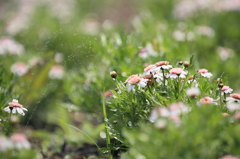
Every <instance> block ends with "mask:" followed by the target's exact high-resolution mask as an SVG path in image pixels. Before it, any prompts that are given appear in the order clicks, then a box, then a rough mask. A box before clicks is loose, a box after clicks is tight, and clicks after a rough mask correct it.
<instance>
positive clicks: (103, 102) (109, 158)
mask: <svg viewBox="0 0 240 159" xmlns="http://www.w3.org/2000/svg"><path fill="white" fill-rule="evenodd" d="M103 92H104V91H103ZM102 107H103V118H104V124H105V132H106V144H107V149H108V159H112V155H111V150H110V148H109V146H110V136H109V132H108V128H107V126H108V124H107V121H108V119H107V111H106V105H105V97H104V94H103V95H102Z"/></svg>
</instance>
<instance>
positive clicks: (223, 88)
mask: <svg viewBox="0 0 240 159" xmlns="http://www.w3.org/2000/svg"><path fill="white" fill-rule="evenodd" d="M221 91H222V93H225V94H227V93H232V91H233V89H232V88H230V87H229V86H223V87H222V89H221Z"/></svg>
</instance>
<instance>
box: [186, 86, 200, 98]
mask: <svg viewBox="0 0 240 159" xmlns="http://www.w3.org/2000/svg"><path fill="white" fill-rule="evenodd" d="M200 93H201V91H200V90H199V88H197V87H192V88H189V89H187V90H186V94H187V95H188V96H189V97H196V96H198V95H200Z"/></svg>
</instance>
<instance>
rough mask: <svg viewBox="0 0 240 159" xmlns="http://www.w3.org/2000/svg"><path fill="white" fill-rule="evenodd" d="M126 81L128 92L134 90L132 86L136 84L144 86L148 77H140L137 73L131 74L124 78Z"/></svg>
mask: <svg viewBox="0 0 240 159" xmlns="http://www.w3.org/2000/svg"><path fill="white" fill-rule="evenodd" d="M126 82H127V89H128V92H130V91H133V92H134V91H135V89H134V87H135V85H136V84H137V85H138V86H139V87H142V88H143V87H146V85H147V82H148V79H144V78H141V77H139V76H138V75H132V76H130V77H129V78H128V79H127V80H126Z"/></svg>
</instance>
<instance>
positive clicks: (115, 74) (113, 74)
mask: <svg viewBox="0 0 240 159" xmlns="http://www.w3.org/2000/svg"><path fill="white" fill-rule="evenodd" d="M110 76H111V77H112V78H113V80H115V79H116V78H117V73H116V72H115V71H111V72H110Z"/></svg>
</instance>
